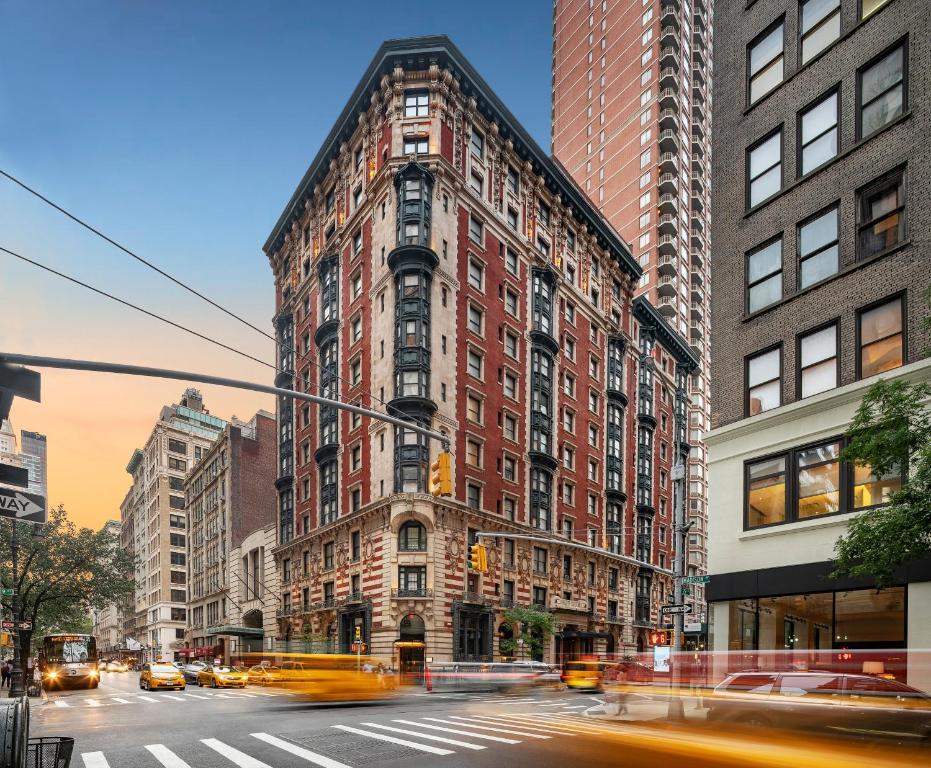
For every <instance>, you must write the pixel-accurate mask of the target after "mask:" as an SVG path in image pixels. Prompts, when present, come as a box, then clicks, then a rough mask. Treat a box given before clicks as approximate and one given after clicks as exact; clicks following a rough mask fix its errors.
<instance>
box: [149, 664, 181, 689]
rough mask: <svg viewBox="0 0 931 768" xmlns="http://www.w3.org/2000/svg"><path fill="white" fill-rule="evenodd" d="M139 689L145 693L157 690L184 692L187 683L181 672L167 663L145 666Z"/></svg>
mask: <svg viewBox="0 0 931 768" xmlns="http://www.w3.org/2000/svg"><path fill="white" fill-rule="evenodd" d="M139 687H140V688H142V690H144V691H154V690H156V689H157V688H174V689H175V690H178V691H183V690H184V689H185V687H186V683H185V682H184V675H183V674H182V673H181V670H180V669H178V668H177V667H176V666H175V665H174V664H169V663H168V662H167V661H166V662H156V663H155V664H146V665H144V666H143V667H142V672H140V673H139Z"/></svg>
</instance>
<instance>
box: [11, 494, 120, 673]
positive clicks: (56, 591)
mask: <svg viewBox="0 0 931 768" xmlns="http://www.w3.org/2000/svg"><path fill="white" fill-rule="evenodd" d="M16 526H17V532H16V538H17V543H18V547H19V554H18V567H17V569H16V574H15V578H14V574H13V572H12V567H11V566H12V552H11V548H10V544H11V540H10V532H11V525H10V524H3V525H0V582H2V584H3V586H4V587H6V588H10V587H12V588H13V589H14V590H15V596H14V597H8V596H4V597H3V599H2V601H0V604H2V606H3V611H4V614H5V615H12V616H13V618H14V619H15V620H18V621H31V622H32V626H33V629H32V630H30V631H22V632H21V633H20V642H21V645H20V647H21V648H22V649H24V650H23V652H22V654H21V658H22V665H23V671H24V672H25V669H26V657H27V656H28V653H27V651H28V649H29V648H30V646H31V644H32V636H33V634H36V636H37V637H41V635H40V634H39V633H40V632H42V631H44V630H46V629H52V628H53V629H58V628H65V627H69V626H74V625H75V623H76V622H79V621H80V616H81V615H86V614H87V613H88V612H89V611H90V610H92V609H93V608H100V607H103V606H104V605H107V604H110V603H115V602H120V601H122V600H125V599H127V598H129V597H131V596H132V594H133V591H134V588H135V582H134V577H133V572H134V560H133V557H132V555H130V554H129V553H127V552H126V551H125V550H124V549H123V548H122V547H121V546H120V540H119V537H118V536H117V535H115V534H113V533H111V532H109V531H107V530H106V529H102V530H100V531H93V530H91V529H90V528H78V527H77V526H75V524H74V523H73V522H71V521H70V520H69V519H68V517H67V514H66V512H65V509H64V507H63V506H58V507H56V508H53V509H50V510H49V515H48V523H46V524H45V526H43V530H42V534H41V536H35V535H34V532H33V526H32V525H31V524H24V523H16Z"/></svg>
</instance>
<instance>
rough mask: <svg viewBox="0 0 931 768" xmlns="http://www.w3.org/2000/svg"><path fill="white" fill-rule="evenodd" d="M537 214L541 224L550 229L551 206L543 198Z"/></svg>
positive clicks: (539, 203)
mask: <svg viewBox="0 0 931 768" xmlns="http://www.w3.org/2000/svg"><path fill="white" fill-rule="evenodd" d="M537 214H538V216H539V219H540V224H541V226H544V227H546V228H547V229H549V226H550V207H549V206H548V205H547V204H546V203H544V202H543V201H542V200H540V201H539V202H538V207H537Z"/></svg>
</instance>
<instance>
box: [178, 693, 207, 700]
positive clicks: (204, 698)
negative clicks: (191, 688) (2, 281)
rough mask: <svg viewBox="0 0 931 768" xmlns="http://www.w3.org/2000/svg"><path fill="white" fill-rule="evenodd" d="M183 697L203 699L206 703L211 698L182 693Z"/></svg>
mask: <svg viewBox="0 0 931 768" xmlns="http://www.w3.org/2000/svg"><path fill="white" fill-rule="evenodd" d="M181 695H182V696H190V697H191V698H192V699H203V700H204V701H206V700H207V699H208V698H210V697H209V696H199V695H198V694H196V693H182V694H181Z"/></svg>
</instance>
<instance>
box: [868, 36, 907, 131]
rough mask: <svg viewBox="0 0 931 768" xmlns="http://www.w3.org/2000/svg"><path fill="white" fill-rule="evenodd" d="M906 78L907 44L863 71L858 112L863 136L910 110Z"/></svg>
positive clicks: (884, 55) (898, 47)
mask: <svg viewBox="0 0 931 768" xmlns="http://www.w3.org/2000/svg"><path fill="white" fill-rule="evenodd" d="M907 78H908V73H907V57H906V55H905V45H904V44H900V45H898V46H896V48H895V49H893V50H892V51H890V52H889V53H886V54H883V55H882V56H881V57H880V58H879V59H878V60H876V61H874V62H873V63H871V64H868V65H867V66H865V67H864V68H863V69H861V70H860V77H859V87H858V88H857V115H858V120H859V125H858V133H859V136H860V138H861V139H862V138H866V137H867V136H870V135H872V134H873V133H875V132H876V131H878V130H879V129H880V128H882V127H883V126H884V125H886V124H887V123H891V122H892V121H893V120H895V119H896V118H897V117H898V116H899V115H901V114H902V113H903V112H904V111H905V110H906V109H908V82H907Z"/></svg>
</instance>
